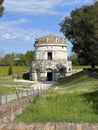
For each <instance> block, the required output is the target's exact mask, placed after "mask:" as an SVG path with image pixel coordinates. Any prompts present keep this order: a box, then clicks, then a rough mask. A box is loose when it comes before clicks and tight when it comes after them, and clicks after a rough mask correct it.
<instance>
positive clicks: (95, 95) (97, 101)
mask: <svg viewBox="0 0 98 130" xmlns="http://www.w3.org/2000/svg"><path fill="white" fill-rule="evenodd" d="M82 96H84V98H85V99H86V101H87V102H88V103H91V102H92V103H93V108H92V109H93V110H94V112H95V113H96V114H98V90H97V91H95V92H90V93H86V94H83V95H82Z"/></svg>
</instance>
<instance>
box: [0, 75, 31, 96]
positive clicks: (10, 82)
mask: <svg viewBox="0 0 98 130" xmlns="http://www.w3.org/2000/svg"><path fill="white" fill-rule="evenodd" d="M31 84H32V83H27V82H15V81H14V79H12V77H4V78H2V77H0V96H1V95H5V94H11V93H16V87H17V88H24V87H27V88H28V87H30V85H31ZM19 90H20V91H21V89H19Z"/></svg>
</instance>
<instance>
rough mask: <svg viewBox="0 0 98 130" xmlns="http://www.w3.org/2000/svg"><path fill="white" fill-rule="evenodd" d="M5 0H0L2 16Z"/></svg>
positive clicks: (0, 14)
mask: <svg viewBox="0 0 98 130" xmlns="http://www.w3.org/2000/svg"><path fill="white" fill-rule="evenodd" d="M3 2H4V0H0V16H2V14H3V11H4V7H3V6H2V4H3Z"/></svg>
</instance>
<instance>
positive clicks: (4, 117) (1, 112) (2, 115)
mask: <svg viewBox="0 0 98 130" xmlns="http://www.w3.org/2000/svg"><path fill="white" fill-rule="evenodd" d="M34 97H35V95H31V96H27V97H25V98H22V99H20V100H16V101H13V102H11V103H7V104H4V105H0V123H3V122H10V121H13V119H14V118H15V116H16V115H18V114H20V113H22V111H23V110H24V108H25V107H26V106H27V105H28V104H29V102H31V101H33V100H34Z"/></svg>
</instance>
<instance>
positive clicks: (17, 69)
mask: <svg viewBox="0 0 98 130" xmlns="http://www.w3.org/2000/svg"><path fill="white" fill-rule="evenodd" d="M8 69H9V66H4V67H3V66H0V77H3V75H4V76H8ZM29 69H30V66H12V71H13V74H15V73H23V72H27V71H29Z"/></svg>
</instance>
